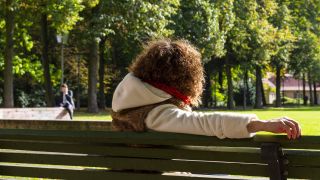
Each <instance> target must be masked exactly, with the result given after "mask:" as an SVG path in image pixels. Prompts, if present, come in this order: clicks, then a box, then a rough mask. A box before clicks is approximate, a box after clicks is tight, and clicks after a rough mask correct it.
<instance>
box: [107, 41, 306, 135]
mask: <svg viewBox="0 0 320 180" xmlns="http://www.w3.org/2000/svg"><path fill="white" fill-rule="evenodd" d="M129 71H130V73H129V74H128V75H127V76H126V77H125V78H124V79H123V80H122V81H121V82H120V84H119V85H118V87H117V88H116V90H115V92H114V95H113V100H112V110H113V113H112V118H113V121H112V124H113V127H114V129H115V130H118V131H147V130H154V131H162V132H174V133H187V134H197V135H206V136H217V137H218V138H249V137H252V136H253V135H254V134H255V133H256V132H258V131H267V132H273V133H286V134H287V136H288V138H289V139H296V138H298V137H299V136H300V135H301V129H300V127H299V124H298V123H297V122H296V121H294V120H292V119H290V118H287V117H282V118H277V119H272V120H260V119H259V118H258V117H257V116H256V115H255V114H236V113H220V112H219V113H218V112H214V113H201V112H194V111H192V109H191V107H192V106H194V107H196V106H198V105H199V103H200V99H201V94H202V91H203V84H204V73H203V65H202V63H201V55H200V53H199V52H198V51H197V50H196V48H195V47H193V46H192V45H191V44H190V43H188V42H187V41H184V40H178V41H173V40H170V39H162V40H157V41H152V42H149V43H148V44H147V45H146V46H145V48H144V50H143V51H142V52H141V53H140V54H139V55H138V56H137V58H136V59H135V60H134V61H133V63H132V64H131V66H130V67H129Z"/></svg>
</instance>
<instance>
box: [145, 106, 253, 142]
mask: <svg viewBox="0 0 320 180" xmlns="http://www.w3.org/2000/svg"><path fill="white" fill-rule="evenodd" d="M253 119H258V117H257V116H256V115H255V114H238V113H220V112H219V113H216V112H215V113H201V112H188V111H184V110H181V109H179V108H177V107H176V106H174V105H172V104H165V105H161V106H158V107H156V108H154V109H153V110H152V111H150V112H149V114H148V116H147V118H146V119H145V123H146V126H147V128H148V129H151V130H155V131H162V132H175V133H185V134H196V135H205V136H217V137H218V138H220V139H223V138H237V139H238V138H249V137H252V136H254V135H255V134H254V133H249V132H248V130H247V124H248V123H249V122H250V121H251V120H253Z"/></svg>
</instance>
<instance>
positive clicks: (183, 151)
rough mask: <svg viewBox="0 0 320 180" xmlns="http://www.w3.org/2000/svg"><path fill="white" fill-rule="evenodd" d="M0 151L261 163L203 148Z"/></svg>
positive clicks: (18, 145)
mask: <svg viewBox="0 0 320 180" xmlns="http://www.w3.org/2000/svg"><path fill="white" fill-rule="evenodd" d="M0 148H2V149H19V150H29V151H47V152H52V151H54V152H62V153H63V152H66V153H80V154H100V155H108V156H127V157H143V158H162V159H164V158H171V159H190V160H209V161H210V160H211V161H233V162H246V163H263V161H262V160H261V157H260V154H258V153H251V152H248V153H247V152H236V151H235V149H234V151H233V152H219V151H214V150H212V151H209V150H208V148H205V149H204V150H203V148H202V147H192V148H190V147H183V148H182V147H180V148H176V147H157V146H153V147H148V148H143V147H140V148H139V147H127V146H118V145H110V144H105V145H103V144H100V145H97V144H71V143H44V142H35V141H32V142H26V141H3V140H2V141H1V140H0Z"/></svg>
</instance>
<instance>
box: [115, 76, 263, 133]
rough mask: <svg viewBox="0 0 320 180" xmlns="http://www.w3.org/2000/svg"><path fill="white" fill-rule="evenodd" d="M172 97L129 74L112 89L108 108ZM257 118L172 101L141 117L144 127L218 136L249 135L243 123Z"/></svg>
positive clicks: (131, 106) (117, 110)
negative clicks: (181, 105)
mask: <svg viewBox="0 0 320 180" xmlns="http://www.w3.org/2000/svg"><path fill="white" fill-rule="evenodd" d="M171 97H172V96H171V95H169V94H167V93H166V92H164V91H162V90H160V89H157V88H155V87H153V86H151V85H149V84H148V83H145V82H142V81H141V80H140V79H139V78H137V77H135V76H133V74H132V73H129V74H128V75H127V76H126V77H125V78H124V79H123V80H122V81H121V82H120V84H119V85H118V87H117V88H116V90H115V92H114V94H113V99H112V110H113V111H115V112H119V111H121V110H124V109H128V108H134V107H140V106H145V105H150V104H155V103H159V102H162V101H165V100H167V99H170V98H171ZM253 119H258V117H257V116H256V115H255V114H236V113H220V112H219V113H217V112H215V113H201V112H189V111H185V110H182V109H179V108H178V107H177V106H175V105H173V104H164V105H159V106H158V107H156V108H154V109H153V110H151V111H150V112H149V114H148V116H147V117H146V119H145V123H146V126H147V128H148V129H151V130H155V131H162V132H175V133H186V134H196V135H205V136H217V137H218V138H221V139H222V138H249V137H252V136H253V135H254V133H249V132H248V130H247V124H248V123H249V122H250V121H251V120H253Z"/></svg>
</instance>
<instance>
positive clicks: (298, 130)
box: [284, 117, 301, 137]
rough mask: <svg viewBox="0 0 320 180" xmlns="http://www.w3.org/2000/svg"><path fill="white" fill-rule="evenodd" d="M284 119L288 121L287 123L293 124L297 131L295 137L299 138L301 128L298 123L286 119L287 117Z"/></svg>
mask: <svg viewBox="0 0 320 180" xmlns="http://www.w3.org/2000/svg"><path fill="white" fill-rule="evenodd" d="M284 119H286V120H288V121H289V122H291V123H293V124H294V126H295V129H296V131H297V137H300V136H301V127H300V125H299V123H298V122H297V121H295V120H293V119H291V118H288V117H284Z"/></svg>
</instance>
